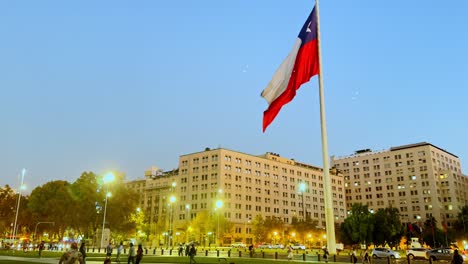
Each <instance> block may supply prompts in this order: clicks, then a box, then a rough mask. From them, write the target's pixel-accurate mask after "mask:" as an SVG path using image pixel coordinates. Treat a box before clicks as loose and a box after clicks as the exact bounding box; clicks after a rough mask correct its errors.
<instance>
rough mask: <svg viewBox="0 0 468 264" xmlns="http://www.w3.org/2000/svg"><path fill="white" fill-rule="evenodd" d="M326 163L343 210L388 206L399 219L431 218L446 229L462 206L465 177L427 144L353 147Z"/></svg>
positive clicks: (454, 160) (466, 198)
mask: <svg viewBox="0 0 468 264" xmlns="http://www.w3.org/2000/svg"><path fill="white" fill-rule="evenodd" d="M331 164H332V167H334V168H336V169H338V170H339V171H340V172H341V173H342V174H343V176H344V181H345V192H346V207H347V208H348V210H349V209H350V208H351V206H352V204H354V203H361V204H364V205H368V207H369V209H370V210H371V211H372V210H374V211H376V210H378V209H381V208H386V207H394V208H397V209H398V210H399V211H400V216H401V220H402V222H411V223H423V222H424V221H425V220H427V219H428V218H429V217H434V218H435V219H436V221H437V223H438V224H439V225H444V224H447V226H449V227H450V226H451V225H452V224H453V222H454V221H455V220H456V217H457V214H458V212H459V209H461V208H462V207H463V206H465V205H467V204H468V190H467V187H468V177H467V176H464V175H463V174H462V171H461V165H460V160H459V158H458V157H457V156H456V155H454V154H452V153H450V152H448V151H446V150H444V149H441V148H439V147H437V146H434V145H432V144H430V143H426V142H423V143H417V144H411V145H404V146H398V147H392V148H390V149H388V150H383V151H371V150H370V149H364V150H359V151H356V152H355V154H353V155H350V156H345V157H332V158H331Z"/></svg>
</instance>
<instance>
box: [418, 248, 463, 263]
mask: <svg viewBox="0 0 468 264" xmlns="http://www.w3.org/2000/svg"><path fill="white" fill-rule="evenodd" d="M461 255H462V257H463V261H466V258H467V257H466V255H464V254H461ZM452 258H453V249H451V248H436V249H432V250H428V251H427V252H426V259H431V260H433V261H434V260H452Z"/></svg>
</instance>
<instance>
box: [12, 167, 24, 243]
mask: <svg viewBox="0 0 468 264" xmlns="http://www.w3.org/2000/svg"><path fill="white" fill-rule="evenodd" d="M25 174H26V169H23V170H22V171H21V184H20V186H19V188H18V203H17V205H16V216H15V224H14V226H13V245H15V244H16V233H17V232H18V230H17V223H18V213H19V207H20V201H21V188H23V183H24V175H25Z"/></svg>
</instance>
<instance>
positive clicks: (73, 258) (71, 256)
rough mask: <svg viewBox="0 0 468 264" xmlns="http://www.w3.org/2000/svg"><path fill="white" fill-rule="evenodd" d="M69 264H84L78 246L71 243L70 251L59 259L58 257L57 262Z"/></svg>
mask: <svg viewBox="0 0 468 264" xmlns="http://www.w3.org/2000/svg"><path fill="white" fill-rule="evenodd" d="M69 263H72V264H76V263H80V264H84V262H83V256H82V255H81V253H80V252H79V251H78V244H76V243H75V242H73V243H72V244H71V245H70V250H69V251H67V252H65V253H64V254H63V255H62V256H61V257H60V260H59V264H69Z"/></svg>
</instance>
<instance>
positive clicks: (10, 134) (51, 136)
mask: <svg viewBox="0 0 468 264" xmlns="http://www.w3.org/2000/svg"><path fill="white" fill-rule="evenodd" d="M313 4H314V2H313V1H310V0H308V1H305V0H304V1H278V0H268V1H267V0H238V1H219V0H216V1H215V0H200V1H154V0H153V1H150V0H148V1H116V0H113V1H1V2H0V39H1V41H0V91H1V94H0V121H1V127H0V185H2V186H3V185H5V184H9V185H11V186H12V187H14V188H16V187H17V186H18V185H19V180H18V175H19V173H20V171H21V169H22V168H26V169H27V174H26V178H25V182H26V184H27V185H28V186H29V187H28V188H29V189H32V188H34V187H36V186H39V185H42V184H44V183H46V182H47V181H50V180H57V179H63V180H68V181H70V182H73V181H74V180H75V179H76V178H78V177H79V176H80V175H81V173H82V172H83V171H93V172H96V173H104V172H106V171H108V170H117V171H121V172H123V173H125V174H126V177H127V179H136V178H142V177H143V175H144V171H145V169H147V168H149V167H150V166H152V165H155V166H158V167H159V168H161V169H163V170H171V169H173V168H176V167H177V166H178V159H179V156H180V155H184V154H189V153H193V152H198V151H202V150H204V148H205V147H211V148H217V147H224V148H228V149H232V150H236V151H241V152H245V153H249V154H254V155H260V154H263V153H265V152H268V151H269V152H275V153H279V154H280V155H281V156H284V157H287V158H294V159H296V160H298V161H301V162H305V163H309V164H312V165H316V166H322V157H321V139H320V118H319V104H318V88H317V87H318V81H317V77H314V78H312V80H311V81H310V82H309V83H307V84H306V85H303V86H302V87H301V89H300V90H299V92H298V94H297V96H296V98H295V99H294V100H293V102H291V103H290V104H288V105H287V106H285V107H284V108H283V109H282V111H281V112H280V114H279V115H278V116H277V118H276V119H275V121H274V122H273V124H272V125H271V126H270V127H269V128H268V130H267V132H266V133H262V129H261V127H262V115H263V111H264V110H265V109H266V108H267V103H266V102H265V101H264V100H263V98H261V97H260V93H261V91H262V90H263V88H264V87H265V86H266V85H267V84H268V82H269V81H270V78H271V77H272V76H273V73H274V72H275V70H276V69H277V67H278V66H279V65H280V63H281V62H282V61H283V59H284V58H285V57H286V55H287V54H288V53H289V51H290V50H291V48H292V46H293V43H294V41H295V39H296V37H297V34H298V33H299V30H300V28H301V27H302V24H303V23H304V21H305V19H306V18H307V16H308V15H309V13H310V11H311V9H312V7H313ZM467 14H468V1H466V0H452V1H445V2H440V1H438V2H436V1H422V0H413V1H407V0H394V1H375V0H361V1H330V0H328V1H325V0H322V1H321V2H320V16H321V17H320V20H321V21H320V22H321V33H322V49H323V53H322V57H323V70H324V72H323V76H324V85H325V86H324V87H325V100H326V111H327V122H328V138H329V154H330V155H336V156H344V155H350V154H352V153H353V152H354V151H355V150H358V149H363V148H371V149H373V150H382V149H388V148H390V147H392V146H399V145H404V144H410V143H417V142H422V141H427V142H430V143H432V144H434V145H436V146H438V147H440V148H443V149H446V150H447V151H449V152H451V153H453V154H455V155H457V156H459V157H460V159H461V163H462V169H463V173H464V174H467V171H468V141H467V135H468V107H467V98H468V15H467Z"/></svg>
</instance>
